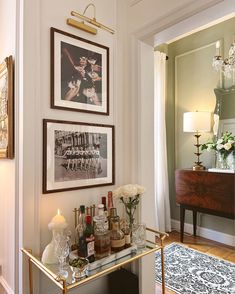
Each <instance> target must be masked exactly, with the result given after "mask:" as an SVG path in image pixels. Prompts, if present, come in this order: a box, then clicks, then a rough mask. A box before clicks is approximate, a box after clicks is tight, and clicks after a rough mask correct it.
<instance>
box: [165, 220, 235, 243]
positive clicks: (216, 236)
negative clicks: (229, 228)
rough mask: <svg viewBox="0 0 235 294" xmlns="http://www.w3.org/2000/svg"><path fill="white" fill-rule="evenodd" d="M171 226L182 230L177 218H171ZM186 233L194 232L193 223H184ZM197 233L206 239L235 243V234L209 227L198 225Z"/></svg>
mask: <svg viewBox="0 0 235 294" xmlns="http://www.w3.org/2000/svg"><path fill="white" fill-rule="evenodd" d="M171 227H172V229H175V230H177V231H180V222H179V221H177V220H174V219H172V220H171ZM184 231H185V233H188V234H192V233H193V225H192V224H188V223H185V224H184ZM197 235H198V236H200V237H204V238H206V239H210V240H213V241H216V242H219V243H223V244H226V245H230V246H234V244H235V236H232V235H229V234H224V233H221V232H218V231H214V230H211V229H207V228H204V227H199V226H197Z"/></svg>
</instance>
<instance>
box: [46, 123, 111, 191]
mask: <svg viewBox="0 0 235 294" xmlns="http://www.w3.org/2000/svg"><path fill="white" fill-rule="evenodd" d="M114 131H115V129H114V126H113V125H104V124H93V123H83V122H74V121H62V120H53V119H44V120H43V193H44V194H47V193H55V192H61V191H69V190H77V189H85V188H92V187H99V186H107V185H114V182H115V152H114V148H115V133H114Z"/></svg>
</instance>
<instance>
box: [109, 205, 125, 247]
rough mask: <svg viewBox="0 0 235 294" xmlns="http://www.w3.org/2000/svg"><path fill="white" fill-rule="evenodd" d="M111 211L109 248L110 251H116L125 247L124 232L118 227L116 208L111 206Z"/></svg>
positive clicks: (118, 220) (118, 219)
mask: <svg viewBox="0 0 235 294" xmlns="http://www.w3.org/2000/svg"><path fill="white" fill-rule="evenodd" d="M111 212H112V216H111V217H110V226H111V233H110V239H111V250H112V252H118V251H121V250H122V249H124V248H125V234H124V233H123V231H122V230H121V229H120V218H119V216H118V215H117V210H116V208H113V209H112V210H111Z"/></svg>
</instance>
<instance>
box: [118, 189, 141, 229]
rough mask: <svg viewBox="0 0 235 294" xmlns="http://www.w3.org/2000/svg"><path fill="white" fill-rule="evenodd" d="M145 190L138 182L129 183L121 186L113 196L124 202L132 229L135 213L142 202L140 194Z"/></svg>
mask: <svg viewBox="0 0 235 294" xmlns="http://www.w3.org/2000/svg"><path fill="white" fill-rule="evenodd" d="M144 192H145V188H144V187H143V186H140V185H136V184H128V185H124V186H121V187H119V188H117V189H116V190H114V191H113V197H114V198H119V199H120V201H121V202H122V203H123V204H124V207H125V211H126V214H127V217H128V221H129V225H130V229H132V225H133V223H134V220H135V219H134V214H135V211H136V208H137V206H138V204H139V202H140V195H142V194H143V193H144Z"/></svg>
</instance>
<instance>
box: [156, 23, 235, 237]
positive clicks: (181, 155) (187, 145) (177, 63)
mask: <svg viewBox="0 0 235 294" xmlns="http://www.w3.org/2000/svg"><path fill="white" fill-rule="evenodd" d="M234 39H235V18H232V19H230V20H227V21H225V22H223V23H220V24H217V25H215V26H213V27H210V28H208V29H205V30H202V31H200V32H197V33H194V34H191V35H189V36H187V37H184V38H182V39H180V40H178V41H175V42H173V43H171V44H169V45H168V46H166V45H165V44H164V46H163V45H162V46H160V47H157V48H156V49H157V50H162V51H164V52H166V53H167V54H168V56H169V59H168V68H167V72H168V74H167V101H166V128H167V146H168V150H167V152H168V170H169V184H170V203H171V217H172V219H175V220H179V207H178V206H177V204H176V201H175V183H174V172H175V169H177V168H190V167H192V166H193V164H194V160H195V156H194V152H195V147H194V146H193V144H194V143H195V142H194V137H193V134H190V133H183V125H182V124H183V120H182V118H183V113H184V112H186V111H195V110H198V111H211V112H213V111H214V108H215V103H216V98H215V94H214V88H216V87H230V86H231V85H232V81H231V80H223V79H222V78H221V76H220V74H219V73H217V72H215V71H214V70H213V68H212V66H211V63H212V58H213V55H214V54H215V42H216V41H217V40H220V41H221V44H222V48H221V49H222V50H221V51H222V53H223V51H224V52H225V55H227V54H228V49H229V47H230V45H231V43H232V42H233V40H234ZM234 117H235V116H234ZM211 136H212V133H209V134H203V136H202V137H201V142H204V141H206V140H207V139H208V138H209V137H211ZM201 159H202V160H203V164H204V165H205V166H206V167H211V166H213V164H214V156H213V154H209V153H204V154H203V155H202V157H201ZM186 222H187V223H192V216H191V213H190V212H188V213H187V214H186ZM198 224H199V225H200V226H202V227H205V228H209V229H212V230H216V231H220V232H223V233H227V234H231V235H235V226H234V221H232V220H229V219H225V218H220V217H215V216H209V215H205V214H200V217H199V220H198Z"/></svg>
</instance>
